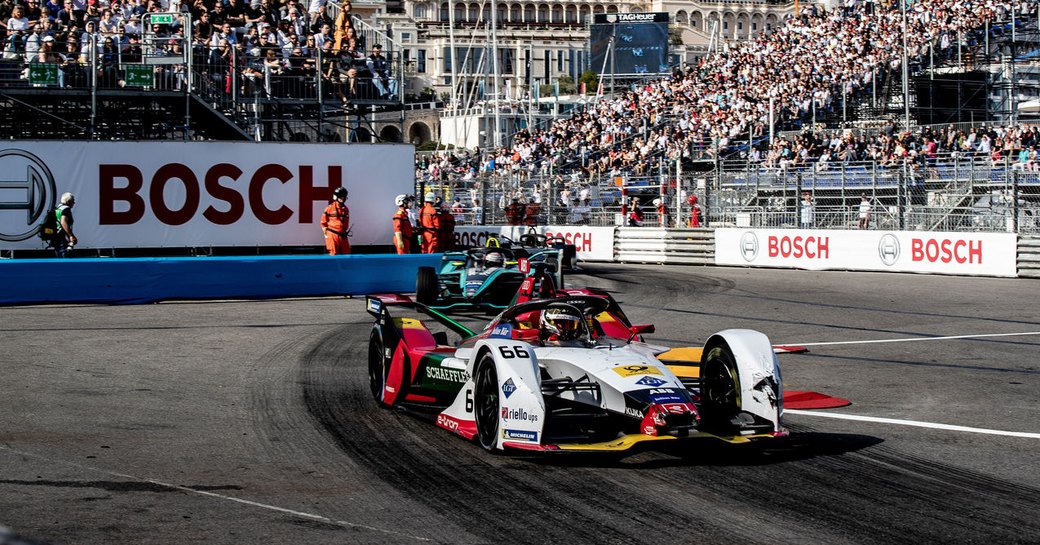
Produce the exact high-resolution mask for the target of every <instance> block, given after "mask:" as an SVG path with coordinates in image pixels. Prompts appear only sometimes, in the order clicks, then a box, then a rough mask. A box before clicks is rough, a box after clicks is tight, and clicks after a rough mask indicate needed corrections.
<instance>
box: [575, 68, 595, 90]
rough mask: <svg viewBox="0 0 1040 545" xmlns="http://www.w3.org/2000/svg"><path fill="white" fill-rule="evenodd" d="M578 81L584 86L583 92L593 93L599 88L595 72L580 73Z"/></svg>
mask: <svg viewBox="0 0 1040 545" xmlns="http://www.w3.org/2000/svg"><path fill="white" fill-rule="evenodd" d="M579 81H580V82H581V83H584V84H585V92H587V93H595V92H596V87H598V86H599V74H597V73H596V71H595V70H586V71H584V72H582V74H581V78H580V79H579Z"/></svg>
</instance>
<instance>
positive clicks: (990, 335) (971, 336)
mask: <svg viewBox="0 0 1040 545" xmlns="http://www.w3.org/2000/svg"><path fill="white" fill-rule="evenodd" d="M1026 335H1040V331H1027V332H1024V333H980V334H978V335H949V336H946V337H910V338H904V339H874V340H869V341H834V342H824V343H781V345H782V346H830V345H839V344H878V343H909V342H918V341H948V340H951V339H982V338H986V337H1022V336H1026Z"/></svg>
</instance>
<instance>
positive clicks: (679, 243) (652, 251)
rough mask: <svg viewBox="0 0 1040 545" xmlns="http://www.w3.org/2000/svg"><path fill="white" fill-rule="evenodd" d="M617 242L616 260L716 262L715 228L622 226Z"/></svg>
mask: <svg viewBox="0 0 1040 545" xmlns="http://www.w3.org/2000/svg"><path fill="white" fill-rule="evenodd" d="M614 241H615V242H614V259H615V261H618V262H621V263H671V264H679V265H714V264H715V233H714V231H712V230H711V229H663V228H659V227H619V228H618V229H617V234H616V235H615V236H614Z"/></svg>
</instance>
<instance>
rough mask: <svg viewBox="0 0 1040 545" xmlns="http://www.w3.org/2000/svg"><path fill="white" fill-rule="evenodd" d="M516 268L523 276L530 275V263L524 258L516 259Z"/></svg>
mask: <svg viewBox="0 0 1040 545" xmlns="http://www.w3.org/2000/svg"><path fill="white" fill-rule="evenodd" d="M516 266H517V268H519V269H520V272H522V273H524V274H530V273H531V261H530V260H529V259H527V258H526V257H521V258H520V259H518V260H517V262H516Z"/></svg>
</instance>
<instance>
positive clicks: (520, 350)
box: [498, 345, 531, 359]
mask: <svg viewBox="0 0 1040 545" xmlns="http://www.w3.org/2000/svg"><path fill="white" fill-rule="evenodd" d="M498 352H499V353H500V354H502V357H503V358H506V359H509V358H529V357H531V355H530V354H528V353H527V350H525V349H524V347H523V346H522V345H517V346H514V347H512V348H510V347H508V346H500V347H498Z"/></svg>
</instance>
